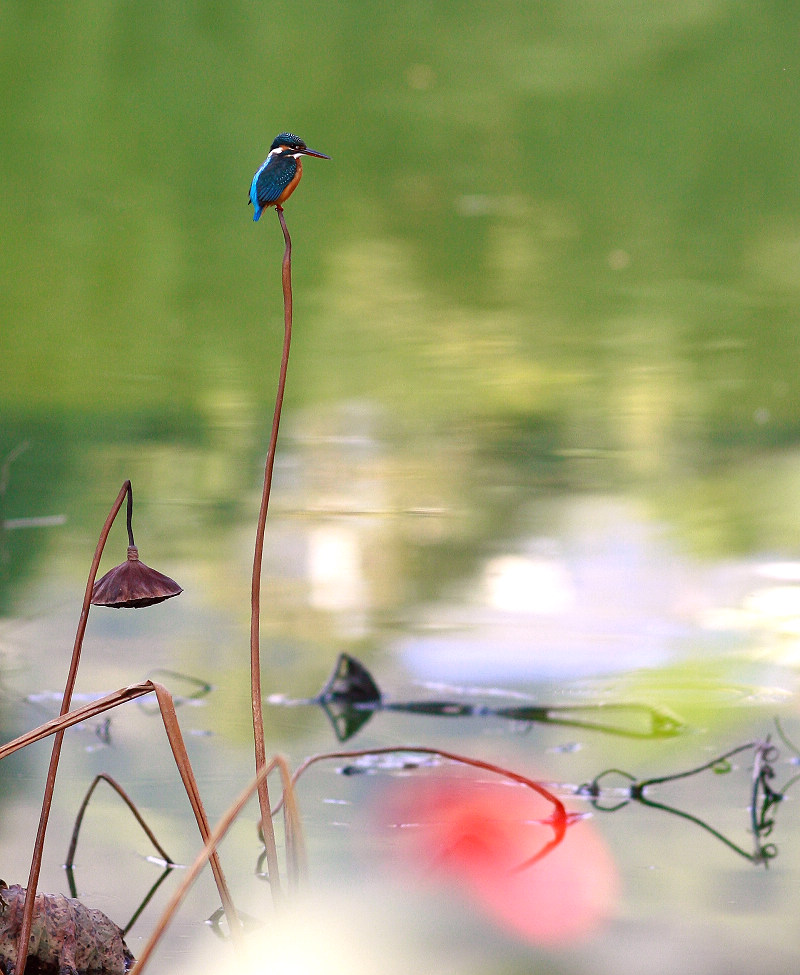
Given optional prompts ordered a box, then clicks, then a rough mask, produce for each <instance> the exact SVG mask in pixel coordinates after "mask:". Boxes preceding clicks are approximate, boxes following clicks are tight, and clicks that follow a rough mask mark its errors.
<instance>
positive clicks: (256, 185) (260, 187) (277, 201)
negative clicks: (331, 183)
mask: <svg viewBox="0 0 800 975" xmlns="http://www.w3.org/2000/svg"><path fill="white" fill-rule="evenodd" d="M301 156H317V157H318V158H320V159H330V156H326V155H325V153H324V152H316V151H315V150H314V149H309V148H308V146H307V145H306V144H305V142H303V140H302V139H300V138H299V137H298V136H296V135H293V134H292V133H291V132H281V134H280V135H279V136H276V137H275V139H274V141H273V143H272V145H271V146H270V150H269V155H268V156H267V158H266V159H265V160H264V162H263V163H262V164H261V166H260V167H259V169H258V170H257V171H256V174H255V176H254V177H253V182H252V183H251V184H250V197H249V202H250V203H252V204H253V206H254V207H255V213H254V214H253V220H258V218H259V217H260V216H261V212H262V211H263V210H264V208H265V207H268V206H272V205H273V204H274V205H275V206H276V207H277V208H278V209H282V206H281V204H283V202H284V201H285V200H288V199H289V197H290V196H291V195H292V193H294V190H295V187H296V186H297V184H298V183H299V182H300V177H301V176H302V175H303V164H302V162H301V161H300V157H301Z"/></svg>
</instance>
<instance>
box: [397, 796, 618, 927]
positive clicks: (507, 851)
mask: <svg viewBox="0 0 800 975" xmlns="http://www.w3.org/2000/svg"><path fill="white" fill-rule="evenodd" d="M553 813H554V809H553V807H552V806H550V805H549V804H548V803H547V802H546V800H544V799H542V798H541V797H539V796H537V795H535V794H534V793H532V791H531V790H530V789H528V788H525V787H524V786H509V785H506V784H495V783H486V782H485V781H484V782H476V781H469V780H465V779H462V778H460V779H441V778H438V779H437V780H436V781H430V780H422V779H418V780H416V781H407V782H405V783H404V784H403V786H402V792H401V794H400V795H398V794H397V793H395V794H394V795H393V797H392V798H391V799H390V800H388V802H387V804H386V805H385V806H384V809H383V815H382V816H381V818H382V819H383V820H384V822H387V823H391V824H392V825H395V826H400V825H403V826H405V827H406V828H404V829H403V830H402V831H399V832H400V835H399V836H398V840H399V841H400V846H401V849H400V850H399V851H398V852H399V853H400V854H401V856H402V859H403V862H404V863H405V864H407V865H408V866H410V867H411V868H412V869H413V870H414V872H415V873H416V874H417V876H419V872H420V871H422V873H423V874H424V875H426V876H428V877H430V878H431V879H435V880H437V881H438V882H439V883H445V884H447V885H452V886H454V887H456V889H457V890H458V891H459V892H460V893H461V894H462V895H465V896H467V897H468V898H469V899H470V900H472V901H474V902H475V903H477V904H478V905H479V906H480V908H481V909H482V910H483V911H484V912H485V913H486V914H488V915H489V917H491V918H492V919H493V920H494V921H495V922H496V923H497V924H499V925H500V926H501V927H503V928H505V929H506V930H509V931H511V932H513V933H515V934H516V935H517V936H519V937H522V938H524V939H525V940H528V941H532V942H536V943H543V944H548V943H551V944H552V943H557V942H564V941H569V940H573V939H575V938H579V937H581V936H583V935H587V934H590V933H591V932H592V931H593V930H595V929H596V928H597V927H598V926H599V925H600V924H601V923H602V922H603V921H604V920H605V919H607V918H608V916H609V914H610V913H611V911H612V910H613V908H614V905H615V903H616V900H617V896H618V891H619V879H618V874H617V869H616V866H615V864H614V861H613V858H612V856H611V854H610V852H609V850H608V848H607V847H606V845H605V843H604V842H603V840H602V838H601V837H600V835H599V834H598V833H597V831H596V829H595V828H594V826H593V824H592V823H591V822H589V821H588V820H585V819H579V820H577V821H576V820H575V819H571V820H570V824H569V825H568V826H567V828H566V831H564V829H563V821H562V822H558V821H557V819H554V818H553ZM387 814H388V815H387Z"/></svg>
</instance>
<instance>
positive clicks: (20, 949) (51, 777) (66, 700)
mask: <svg viewBox="0 0 800 975" xmlns="http://www.w3.org/2000/svg"><path fill="white" fill-rule="evenodd" d="M130 492H131V482H130V481H125V483H124V484H123V485H122V488H121V489H120V492H119V494H118V495H117V499H116V501H115V502H114V504H113V505H112V506H111V511H109V513H108V517H107V518H106V521H105V524H104V525H103V529H102V531H101V532H100V538H99V539H98V542H97V547H96V548H95V552H94V558H93V559H92V564H91V567H90V569H89V578H88V580H87V582H86V592H85V593H84V596H83V607H82V608H81V615H80V619H79V620H78V629H77V632H76V633H75V643H74V645H73V648H72V659H71V661H70V665H69V673H68V674H67V682H66V684H65V686H64V696H63V698H62V701H61V711H60V712H59V714H60V715H64V714H66V713H67V712H68V711H69V709H70V704H71V702H72V692H73V690H74V689H75V681H76V679H77V676H78V664H79V663H80V659H81V648H82V647H83V637H84V634H85V633H86V624H87V622H88V620H89V609H90V607H91V604H92V588H93V587H94V581H95V579H96V577H97V570H98V568H99V567H100V559H101V557H102V555H103V549H104V548H105V544H106V539H107V538H108V533H109V532H110V531H111V526H112V525H113V524H114V519H115V518H116V517H117V514H118V512H119V509H120V508H121V507H122V502H123V501H124V500H125V496H126V495H128V498H129V502H128V503H129V505H130V497H131V494H130ZM63 740H64V732H63V731H57V732H56V734H55V737H54V738H53V750H52V752H51V755H50V767H49V768H48V770H47V780H46V782H45V787H44V798H43V799H42V810H41V813H40V815H39V827H38V829H37V831H36V841H35V843H34V846H33V857H32V858H31V869H30V873H29V874H28V889H27V890H26V892H25V906H24V908H23V911H22V923H21V925H20V929H19V939H18V940H17V959H16V971H18V972H24V971H25V962H26V961H27V959H28V944H29V941H30V936H31V927H32V925H33V908H34V902H35V899H36V885H37V884H38V883H39V873H40V871H41V867H42V853H43V851H44V840H45V834H46V833H47V822H48V820H49V818H50V807H51V806H52V803H53V790H54V789H55V784H56V773H57V772H58V761H59V758H60V756H61V745H62V742H63Z"/></svg>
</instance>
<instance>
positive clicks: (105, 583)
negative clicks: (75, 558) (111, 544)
mask: <svg viewBox="0 0 800 975" xmlns="http://www.w3.org/2000/svg"><path fill="white" fill-rule="evenodd" d="M181 592H183V590H182V589H181V587H180V586H179V585H178V583H177V582H175V580H174V579H170V578H169V576H165V575H163V574H162V573H161V572H156V570H155V569H151V568H150V566H149V565H145V564H144V562H140V561H139V551H138V549H137V548H136V546H135V545H130V546H129V547H128V561H127V562H123V563H122V565H118V566H116V567H115V568H113V569H111V571H110V572H106V574H105V575H104V576H103V578H102V579H98V580H97V582H96V583H95V584H94V588H93V589H92V605H94V606H112V607H113V608H114V609H122V608H123V607H127V608H132V609H138V608H139V607H140V606H152V605H153V603H160V602H163V601H164V600H165V599H169V598H170V597H171V596H177V595H178V594H179V593H181Z"/></svg>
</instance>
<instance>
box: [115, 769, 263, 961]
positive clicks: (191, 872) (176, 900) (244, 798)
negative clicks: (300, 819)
mask: <svg viewBox="0 0 800 975" xmlns="http://www.w3.org/2000/svg"><path fill="white" fill-rule="evenodd" d="M279 761H280V760H279V759H273V760H272V761H271V762H270V764H269V765H267V764H264V766H263V767H262V769H261V770H260V771H259V773H258V775H257V776H256V777H255V779H254V780H253V781H252V782H251V783H250V784H249V785H248V786H247V788H246V789H244V790H243V792H242V793H241V794H240V795H239V797H238V798H237V799H236V800H235V802H234V803H233V804H232V805H231V806H230V807H229V809H228V811H227V812H226V813H225V815H224V816H223V817H222V819H221V820H220V821H219V822H218V823H217V825H216V826H215V827H214V829H213V830H212V831H211V832H210V833H209V834H208V837H207V838H206V841H205V845H204V847H203V849H202V850H201V851H200V852H199V853H198V854H197V857H196V858H195V861H194V863H193V864H192V865H191V866H190V867H189V869H188V870H187V871H186V873H185V874H184V875H183V879H182V881H181V883H180V884H179V885H178V887H177V888H176V889H175V891H174V893H173V895H172V897H171V898H170V900H169V903H168V904H167V906H166V908H165V909H164V912H163V914H162V915H161V917H160V918H159V920H158V923H157V924H156V926H155V928H154V929H153V932H152V934H151V935H150V937H149V938H148V940H147V943H146V944H145V946H144V948H142V950H141V952H140V953H139V957H138V959H137V961H136V964H135V965H134V967H133V969H132V970H131V975H141V973H142V972H143V971H144V969H145V967H146V965H147V964H148V962H149V961H150V957H151V956H152V954H153V951H154V949H155V947H156V945H157V944H158V942H159V941H160V940H161V938H162V936H163V934H164V931H165V930H166V928H167V925H168V924H169V923H170V921H171V920H172V918H173V916H174V914H175V912H176V911H177V909H178V908H179V907H180V904H181V902H182V901H183V899H184V897H186V894H187V892H188V891H189V888H190V887H191V886H192V884H193V883H194V882H195V880H196V879H197V877H198V875H199V874H200V871H201V870H202V869H203V867H204V866H205V865H206V863H208V862H209V860H211V859H212V857H214V856H216V849H217V847H218V846H219V844H220V842H221V841H222V839H223V838H224V836H225V834H226V833H227V832H228V830H229V829H230V828H231V826H232V825H233V823H234V821H235V820H236V817H237V816H238V815H239V813H240V812H241V811H242V809H244V807H245V805H246V804H247V802H248V800H249V799H250V797H251V796H252V795H253V793H254V792H255V791H256V790H257V789H258V787H259V785H260V784H261V782H263V781H264V779H266V777H267V775H269V773H270V772H271V771H272V770H273V768H275V766H276V765H277V764H278V762H279Z"/></svg>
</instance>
